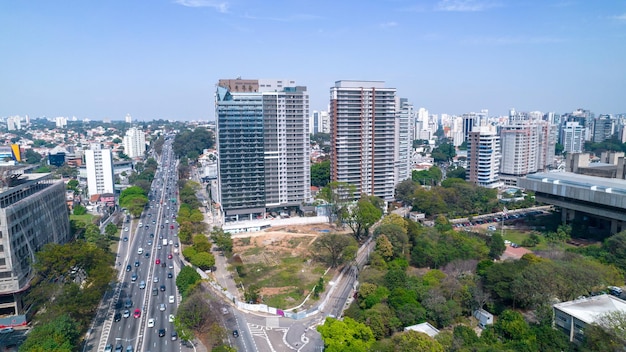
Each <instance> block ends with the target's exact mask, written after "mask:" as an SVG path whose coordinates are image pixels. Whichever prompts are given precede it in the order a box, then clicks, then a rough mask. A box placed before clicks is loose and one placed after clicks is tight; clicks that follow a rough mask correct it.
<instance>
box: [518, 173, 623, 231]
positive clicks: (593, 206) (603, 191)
mask: <svg viewBox="0 0 626 352" xmlns="http://www.w3.org/2000/svg"><path fill="white" fill-rule="evenodd" d="M518 185H519V186H520V187H522V188H525V189H527V190H531V191H534V192H535V197H536V199H537V200H538V201H540V202H543V203H547V204H552V205H555V206H558V207H560V208H562V210H563V211H562V220H563V222H568V221H571V220H573V219H574V217H575V216H576V215H577V213H584V214H587V215H590V216H593V217H595V218H598V219H599V220H600V222H599V223H600V224H606V225H609V224H610V227H609V226H606V227H607V229H608V230H609V231H610V233H611V234H615V233H617V232H620V231H622V230H626V180H621V179H615V178H603V177H596V176H587V175H580V174H575V173H571V172H540V173H536V174H531V175H528V176H526V177H524V178H520V179H519V181H518Z"/></svg>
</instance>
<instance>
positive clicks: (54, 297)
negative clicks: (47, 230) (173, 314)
mask: <svg viewBox="0 0 626 352" xmlns="http://www.w3.org/2000/svg"><path fill="white" fill-rule="evenodd" d="M94 226H95V225H94ZM101 237H104V236H101ZM113 260H114V256H113V254H111V253H110V252H109V251H108V250H106V249H103V248H101V247H100V246H98V245H96V244H94V243H90V242H87V241H85V240H77V241H74V242H70V243H67V244H64V245H59V244H48V245H46V246H45V247H44V249H43V250H41V251H39V252H37V253H36V255H35V261H34V264H33V267H34V269H35V273H36V274H35V277H34V279H33V281H32V284H31V287H32V289H31V291H30V292H29V293H28V295H27V297H26V301H27V304H28V305H32V309H33V310H34V311H36V312H38V314H37V315H35V317H34V318H33V321H32V323H33V325H34V326H35V327H34V329H33V330H32V332H31V333H30V334H28V338H27V339H26V341H25V342H24V344H23V345H22V346H20V351H67V352H70V351H75V350H76V347H77V345H78V343H79V337H80V336H81V335H82V334H83V333H85V332H86V331H87V328H88V327H89V324H90V323H91V319H92V317H93V315H94V314H95V311H96V309H97V307H98V304H99V303H100V299H101V298H102V292H104V291H106V290H107V289H108V286H109V283H110V282H111V281H112V280H113V279H114V274H115V271H114V269H113V267H112V264H113Z"/></svg>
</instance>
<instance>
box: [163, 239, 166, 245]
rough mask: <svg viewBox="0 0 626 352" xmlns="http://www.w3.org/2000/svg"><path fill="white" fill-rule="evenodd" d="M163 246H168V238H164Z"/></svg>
mask: <svg viewBox="0 0 626 352" xmlns="http://www.w3.org/2000/svg"><path fill="white" fill-rule="evenodd" d="M163 245H164V246H167V238H164V239H163Z"/></svg>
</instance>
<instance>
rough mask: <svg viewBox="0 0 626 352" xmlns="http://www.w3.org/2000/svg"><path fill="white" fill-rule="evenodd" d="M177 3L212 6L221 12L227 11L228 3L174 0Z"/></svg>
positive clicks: (187, 5) (192, 5)
mask: <svg viewBox="0 0 626 352" xmlns="http://www.w3.org/2000/svg"><path fill="white" fill-rule="evenodd" d="M174 2H175V3H176V4H178V5H182V6H186V7H212V8H214V9H216V10H217V11H219V12H221V13H226V12H228V3H227V2H224V1H215V0H174Z"/></svg>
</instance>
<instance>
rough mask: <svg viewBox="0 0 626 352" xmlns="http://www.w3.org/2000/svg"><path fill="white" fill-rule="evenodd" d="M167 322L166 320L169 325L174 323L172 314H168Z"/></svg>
mask: <svg viewBox="0 0 626 352" xmlns="http://www.w3.org/2000/svg"><path fill="white" fill-rule="evenodd" d="M167 320H168V321H169V322H170V323H173V322H174V314H170V316H169V317H168V318H167Z"/></svg>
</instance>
